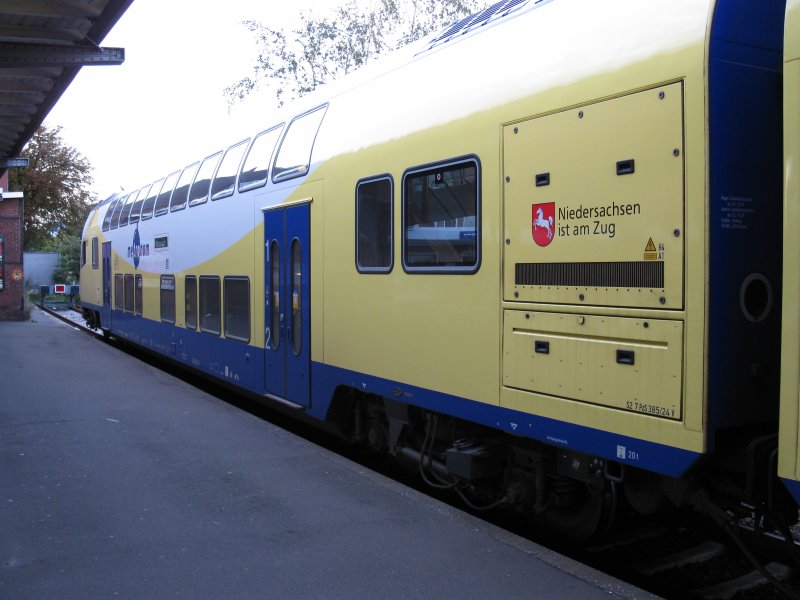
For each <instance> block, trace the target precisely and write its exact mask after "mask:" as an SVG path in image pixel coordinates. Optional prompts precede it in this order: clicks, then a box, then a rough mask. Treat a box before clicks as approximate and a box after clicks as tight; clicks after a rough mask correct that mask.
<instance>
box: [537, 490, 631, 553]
mask: <svg viewBox="0 0 800 600" xmlns="http://www.w3.org/2000/svg"><path fill="white" fill-rule="evenodd" d="M580 493H581V496H582V497H581V498H580V499H579V500H578V499H576V500H575V501H573V502H571V503H570V504H568V505H566V506H553V507H550V508H548V509H547V510H545V511H544V512H542V513H539V514H537V515H536V516H535V517H534V520H535V523H536V525H537V527H538V528H540V529H541V531H543V532H544V533H546V534H547V535H548V536H550V537H552V538H554V540H556V541H559V542H566V543H570V544H582V543H584V542H586V541H588V540H589V539H591V538H592V537H594V536H595V535H600V534H603V533H606V532H608V531H609V530H610V529H611V527H612V526H613V524H614V519H615V516H616V512H617V504H618V503H617V484H616V483H614V482H612V481H608V482H606V485H605V486H603V488H602V489H595V488H592V487H589V486H587V485H584V486H583V489H582V490H581V492H580Z"/></svg>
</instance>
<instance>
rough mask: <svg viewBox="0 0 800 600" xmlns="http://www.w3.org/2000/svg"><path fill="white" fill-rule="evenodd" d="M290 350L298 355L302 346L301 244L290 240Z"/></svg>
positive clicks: (295, 239)
mask: <svg viewBox="0 0 800 600" xmlns="http://www.w3.org/2000/svg"><path fill="white" fill-rule="evenodd" d="M291 322H292V333H291V337H292V352H293V353H294V355H295V356H300V350H301V349H302V348H303V245H302V244H301V243H300V240H299V239H297V238H294V239H293V240H292V317H291Z"/></svg>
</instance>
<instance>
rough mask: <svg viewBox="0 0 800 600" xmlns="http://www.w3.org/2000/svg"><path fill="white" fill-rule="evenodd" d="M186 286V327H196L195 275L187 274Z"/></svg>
mask: <svg viewBox="0 0 800 600" xmlns="http://www.w3.org/2000/svg"><path fill="white" fill-rule="evenodd" d="M184 282H185V288H186V298H185V299H186V328H187V329H197V277H195V276H194V275H187V277H186V279H185V280H184Z"/></svg>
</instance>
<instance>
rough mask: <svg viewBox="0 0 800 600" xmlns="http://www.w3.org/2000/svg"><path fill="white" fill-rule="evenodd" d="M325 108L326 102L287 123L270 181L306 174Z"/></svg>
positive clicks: (326, 106)
mask: <svg viewBox="0 0 800 600" xmlns="http://www.w3.org/2000/svg"><path fill="white" fill-rule="evenodd" d="M327 109H328V105H327V104H326V105H324V106H320V107H319V108H315V109H314V110H312V111H311V112H307V113H306V114H304V115H300V116H299V117H296V118H295V119H293V120H292V122H291V123H289V127H288V129H287V130H286V135H285V136H284V138H283V142H281V147H280V149H279V150H278V156H277V157H276V158H275V165H274V166H273V167H272V181H274V182H278V181H286V180H287V179H293V178H294V177H302V176H303V175H308V169H309V167H310V164H311V151H312V150H313V148H314V140H315V139H316V138H317V132H318V131H319V126H320V124H321V123H322V117H324V116H325V111H326V110H327Z"/></svg>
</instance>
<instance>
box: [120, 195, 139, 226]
mask: <svg viewBox="0 0 800 600" xmlns="http://www.w3.org/2000/svg"><path fill="white" fill-rule="evenodd" d="M138 194H139V191H138V190H137V191H134V192H131V195H130V196H128V199H127V200H125V205H124V206H123V207H122V212H121V213H120V214H119V226H120V227H125V226H126V225H127V224H128V217H129V216H130V214H131V208H133V203H134V202H135V201H136V196H137V195H138Z"/></svg>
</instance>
